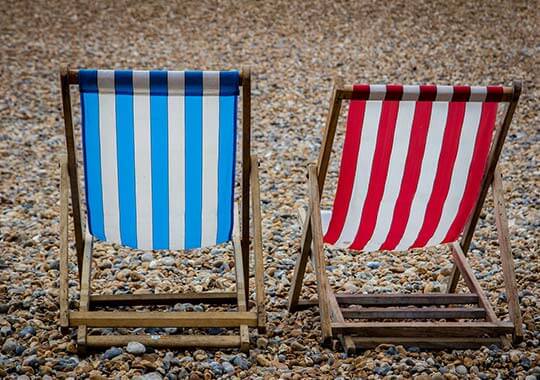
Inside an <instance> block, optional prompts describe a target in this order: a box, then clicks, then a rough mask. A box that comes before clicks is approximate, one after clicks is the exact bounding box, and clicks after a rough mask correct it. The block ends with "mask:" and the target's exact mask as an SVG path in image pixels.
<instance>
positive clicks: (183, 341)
mask: <svg viewBox="0 0 540 380" xmlns="http://www.w3.org/2000/svg"><path fill="white" fill-rule="evenodd" d="M129 342H140V343H142V344H144V345H145V346H150V347H155V348H174V347H193V348H195V347H196V348H229V347H240V337H239V336H238V335H89V336H88V338H87V345H88V346H89V347H96V348H106V347H111V346H116V347H119V346H126V345H127V344H128V343H129Z"/></svg>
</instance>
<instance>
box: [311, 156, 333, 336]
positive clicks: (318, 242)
mask: <svg viewBox="0 0 540 380" xmlns="http://www.w3.org/2000/svg"><path fill="white" fill-rule="evenodd" d="M309 202H310V207H309V208H310V209H311V215H310V218H311V225H312V227H313V228H312V231H313V242H312V247H313V258H314V260H313V264H314V266H315V273H316V275H317V291H318V293H319V312H320V314H321V333H322V344H323V345H325V346H330V345H331V343H332V327H331V320H330V310H329V300H328V294H329V292H330V285H329V283H328V278H327V277H326V272H325V271H326V265H325V260H324V245H323V240H322V224H321V213H320V211H319V204H320V200H319V185H318V184H317V169H316V166H315V165H310V166H309Z"/></svg>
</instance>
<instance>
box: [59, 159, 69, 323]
mask: <svg viewBox="0 0 540 380" xmlns="http://www.w3.org/2000/svg"><path fill="white" fill-rule="evenodd" d="M68 180H69V179H68V163H67V157H66V156H63V157H62V160H61V162H60V250H59V251H60V258H59V264H58V265H59V271H60V279H59V281H60V283H59V285H60V286H59V287H60V291H59V298H60V317H59V324H60V327H61V328H63V329H66V328H67V327H68V326H69V318H68V310H69V273H68V217H69V210H68V207H69V199H68V191H69V190H68V186H69V184H68Z"/></svg>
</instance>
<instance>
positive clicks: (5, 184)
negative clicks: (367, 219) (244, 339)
mask: <svg viewBox="0 0 540 380" xmlns="http://www.w3.org/2000/svg"><path fill="white" fill-rule="evenodd" d="M96 3H97V4H93V5H91V4H90V2H81V3H73V2H70V1H4V2H3V3H2V6H1V7H0V78H1V80H0V94H2V95H1V96H0V205H1V206H0V378H2V377H7V378H19V379H28V378H48V379H51V378H63V377H70V378H82V377H91V378H94V379H99V378H126V379H127V378H136V377H137V378H139V379H141V378H142V379H161V378H169V379H176V378H179V379H181V378H188V377H189V378H191V379H202V378H205V379H206V378H217V377H252V378H280V377H281V378H294V379H300V378H333V379H343V378H379V377H387V378H396V379H397V378H403V379H405V378H411V377H416V378H417V379H443V378H444V379H456V378H481V379H483V378H499V379H509V378H512V379H513V378H519V379H527V380H533V379H540V357H539V355H540V348H539V340H540V334H539V332H538V325H539V324H540V307H539V296H540V289H539V287H538V281H539V279H540V275H539V273H540V260H539V259H538V248H539V245H538V243H539V235H540V234H539V232H538V231H539V220H540V217H539V216H540V215H539V208H538V199H539V195H540V190H539V187H538V184H539V176H538V174H539V170H538V157H539V156H540V146H539V143H538V140H539V133H538V126H539V122H540V112H539V105H538V96H539V83H538V72H539V69H540V67H539V66H540V65H539V56H540V38H539V28H538V25H539V24H540V17H539V11H538V9H539V8H540V3H539V2H538V1H529V2H524V1H513V2H491V1H490V2H482V1H475V2H470V3H469V4H465V3H464V2H460V1H440V2H431V1H417V2H412V1H411V2H401V1H393V2H385V3H383V2H375V1H373V2H353V1H351V2H336V3H330V2H325V1H322V0H316V1H302V2H295V1H292V2H291V1H263V2H251V1H250V2H230V1H186V2H181V3H178V4H171V2H168V1H167V2H161V3H158V2H149V1H148V2H140V3H139V4H137V5H136V6H135V5H134V4H132V3H129V2H125V1H116V2H112V1H102V2H96ZM64 64H70V65H72V66H73V67H93V68H96V67H99V68H140V69H150V68H169V69H173V68H174V69H187V68H192V69H193V68H200V69H210V68H238V67H241V66H242V65H244V64H246V65H250V66H251V67H252V70H253V80H252V82H253V101H252V103H253V112H252V114H253V151H254V152H256V153H257V154H259V156H260V159H261V161H262V162H261V176H262V178H261V179H262V198H263V214H264V215H263V217H264V248H265V259H266V263H265V269H266V279H265V283H266V290H267V293H268V295H267V304H268V309H269V314H268V320H269V321H268V334H267V335H266V336H264V337H257V335H256V334H255V335H254V336H253V342H252V347H253V348H252V350H251V353H250V355H249V356H244V355H242V354H239V353H238V352H237V351H234V350H225V351H223V352H220V351H206V352H205V351H201V350H198V351H183V350H178V351H164V350H152V349H151V348H150V347H141V346H140V345H137V344H131V345H128V346H126V347H115V348H111V349H109V350H107V351H105V350H103V351H101V352H96V353H93V354H91V355H89V356H87V357H79V356H77V354H76V350H75V348H76V347H75V340H74V335H73V333H72V334H71V336H64V335H62V334H61V333H60V331H59V329H58V326H57V318H58V306H57V294H58V290H57V284H58V241H59V240H58V221H59V217H58V209H59V169H58V160H59V157H60V155H61V154H62V153H63V152H64V149H65V148H64V137H63V122H62V117H61V112H60V104H61V103H60V92H59V77H58V69H59V67H60V65H64ZM336 75H342V76H343V77H344V78H345V80H346V82H349V83H353V82H371V83H381V82H401V83H433V82H436V83H441V84H445V83H464V84H498V83H509V82H510V81H511V80H512V79H514V78H521V79H523V80H524V81H525V86H524V92H523V96H522V100H521V102H520V104H519V107H518V110H517V113H516V115H515V118H514V119H515V120H514V123H513V125H512V128H511V130H510V134H509V137H508V140H507V144H506V147H505V149H504V152H503V157H502V162H501V167H502V172H503V175H504V179H505V187H506V199H507V201H508V206H509V211H508V213H509V220H510V232H511V244H512V248H513V252H514V255H515V258H516V272H517V279H518V284H519V288H520V304H521V308H522V311H523V319H524V326H525V334H526V335H525V341H524V343H522V344H520V345H517V346H515V347H513V348H512V347H510V348H503V349H497V348H496V347H484V348H482V349H479V350H476V351H473V350H465V351H446V352H444V351H443V352H424V351H419V350H418V349H415V348H410V349H408V350H407V349H404V348H403V347H400V346H397V347H395V346H381V347H379V348H377V349H375V350H370V351H365V352H363V353H359V354H358V355H357V356H354V357H346V356H345V355H344V354H342V353H340V352H334V351H331V350H328V349H325V348H323V347H321V346H320V345H319V343H318V338H319V336H320V331H319V318H318V313H317V310H316V309H314V310H309V311H304V312H300V313H297V314H294V315H289V314H288V313H287V311H286V297H287V291H288V290H289V285H290V278H291V276H292V269H293V265H294V260H295V258H296V254H297V252H298V246H299V235H300V228H299V225H298V222H297V220H296V211H295V207H296V206H297V205H298V204H300V203H301V202H304V201H306V199H307V196H306V195H307V191H306V165H307V163H309V162H312V161H313V160H314V159H315V158H316V155H317V152H318V150H319V146H320V141H321V138H320V136H321V127H322V125H323V122H324V118H325V116H326V112H327V109H328V98H329V93H330V89H331V79H332V78H333V77H334V76H336ZM75 103H77V100H76V97H75ZM75 116H76V117H75V118H76V120H77V121H78V114H77V115H75ZM340 141H342V134H340V135H339V136H338V139H337V143H338V145H339V143H340ZM337 161H338V160H334V162H337ZM335 177H336V166H335V165H334V166H333V167H332V168H331V171H330V176H329V191H328V193H331V189H333V188H334V186H335ZM323 202H328V197H326V198H325V200H323ZM435 252H438V253H437V254H435ZM208 254H210V257H211V259H208V257H209V256H208ZM328 256H329V261H330V263H329V265H330V266H331V267H332V272H331V279H330V281H331V283H332V286H333V287H334V289H335V290H347V291H357V292H375V291H396V290H400V289H401V290H404V291H409V292H414V291H419V292H422V291H423V292H430V291H438V290H440V289H441V288H442V287H443V286H444V283H445V280H446V278H447V276H448V274H449V269H450V262H449V257H448V252H447V250H445V249H439V250H438V251H436V250H429V251H428V252H427V253H426V252H424V253H422V252H417V251H414V252H411V253H410V254H404V253H393V254H390V253H380V254H371V255H359V254H355V255H350V254H347V253H346V252H343V251H334V252H332V253H331V254H329V255H328ZM95 257H96V260H95V274H94V281H95V284H94V291H95V292H103V293H107V292H108V293H111V292H127V291H132V292H149V291H154V292H166V291H187V290H206V289H233V286H234V282H233V280H234V276H233V271H231V266H232V265H233V256H232V253H231V249H230V247H229V246H223V247H219V248H218V249H213V250H211V251H210V253H209V252H207V251H205V252H202V253H198V252H186V253H182V254H176V253H174V254H173V253H171V252H153V253H146V254H144V253H143V252H129V251H127V250H124V249H119V248H118V247H112V246H109V245H104V244H98V246H97V249H96V255H95ZM470 257H471V261H472V264H473V265H474V270H475V273H476V275H477V277H478V278H479V280H480V282H481V284H482V286H483V287H484V289H486V291H487V293H488V296H489V298H490V300H491V301H492V302H493V303H494V304H495V311H496V313H497V315H498V316H500V317H507V308H506V302H505V293H504V286H503V277H502V273H501V265H500V260H499V258H498V249H497V243H496V233H495V227H494V218H493V213H492V209H491V201H489V202H488V207H487V208H486V210H485V213H483V214H482V219H481V221H480V223H479V229H478V232H477V234H476V235H475V241H474V249H473V250H472V253H471V254H470ZM72 258H73V257H72ZM73 262H74V261H73ZM72 269H73V270H72V277H71V284H72V288H71V301H72V306H73V307H76V304H77V286H76V274H75V270H76V268H75V265H74V264H73V266H72ZM306 283H307V285H308V290H306V293H309V294H306V296H310V295H314V293H315V286H314V276H313V273H309V274H308V277H307V281H306ZM201 308H202V306H201V305H185V304H184V305H176V306H175V307H174V309H175V310H201ZM139 331H140V330H139ZM173 332H174V329H172V330H171V329H168V330H167V331H157V333H173ZM98 333H101V334H107V333H110V331H107V330H103V331H100V332H98ZM210 333H214V334H219V333H223V332H221V331H211V332H210Z"/></svg>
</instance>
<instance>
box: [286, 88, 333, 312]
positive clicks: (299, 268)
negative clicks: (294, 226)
mask: <svg viewBox="0 0 540 380" xmlns="http://www.w3.org/2000/svg"><path fill="white" fill-rule="evenodd" d="M340 85H341V78H337V79H336V80H335V82H334V88H333V89H332V95H331V97H330V112H329V113H328V116H327V118H326V124H325V126H324V131H323V141H322V147H321V150H320V152H319V157H318V160H317V176H318V188H319V197H320V196H321V195H322V190H323V188H324V182H325V180H326V173H327V170H328V163H329V161H330V156H331V154H332V145H333V143H334V136H335V134H336V128H337V123H338V120H339V113H340V110H341V98H339V97H338V96H337V88H338V87H339V86H340ZM308 214H309V215H310V214H311V209H309V208H308ZM311 241H312V232H311V220H310V218H307V219H306V221H305V223H304V225H303V228H302V237H301V240H300V253H299V255H298V258H297V260H296V265H295V267H294V274H293V278H292V282H291V289H290V291H289V302H288V309H289V311H290V312H294V311H295V310H297V307H298V299H299V298H300V293H301V291H302V280H303V279H304V274H305V272H306V264H307V261H308V258H309V251H310V250H311Z"/></svg>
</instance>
